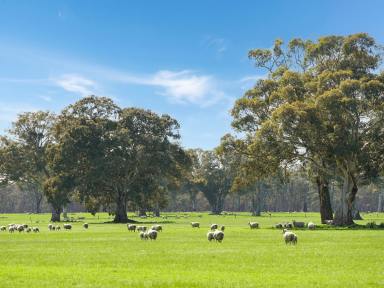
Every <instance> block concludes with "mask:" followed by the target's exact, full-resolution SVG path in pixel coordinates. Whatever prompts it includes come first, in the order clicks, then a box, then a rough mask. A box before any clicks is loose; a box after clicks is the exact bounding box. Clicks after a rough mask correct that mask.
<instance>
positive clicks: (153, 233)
mask: <svg viewBox="0 0 384 288" xmlns="http://www.w3.org/2000/svg"><path fill="white" fill-rule="evenodd" d="M146 234H147V238H149V239H151V240H156V238H157V231H156V230H152V229H150V230H148V232H147V233H146Z"/></svg>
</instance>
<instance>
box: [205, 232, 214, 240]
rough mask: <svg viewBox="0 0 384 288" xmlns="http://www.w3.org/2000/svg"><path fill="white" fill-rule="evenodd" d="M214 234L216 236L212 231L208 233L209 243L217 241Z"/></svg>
mask: <svg viewBox="0 0 384 288" xmlns="http://www.w3.org/2000/svg"><path fill="white" fill-rule="evenodd" d="M213 234H215V233H214V232H212V231H209V232H208V233H207V239H208V241H209V242H211V241H212V240H213V239H215V237H213Z"/></svg>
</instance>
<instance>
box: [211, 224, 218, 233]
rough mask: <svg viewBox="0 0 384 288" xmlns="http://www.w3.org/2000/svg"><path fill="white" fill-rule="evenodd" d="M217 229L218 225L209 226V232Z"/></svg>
mask: <svg viewBox="0 0 384 288" xmlns="http://www.w3.org/2000/svg"><path fill="white" fill-rule="evenodd" d="M217 227H219V225H217V224H212V225H211V230H212V231H213V230H216V229H217Z"/></svg>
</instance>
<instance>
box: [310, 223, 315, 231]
mask: <svg viewBox="0 0 384 288" xmlns="http://www.w3.org/2000/svg"><path fill="white" fill-rule="evenodd" d="M315 228H316V225H315V223H313V222H308V229H309V230H314V229H315Z"/></svg>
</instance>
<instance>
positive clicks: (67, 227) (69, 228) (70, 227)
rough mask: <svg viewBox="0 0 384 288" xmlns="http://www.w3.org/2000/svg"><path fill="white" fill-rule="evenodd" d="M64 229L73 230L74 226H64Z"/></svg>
mask: <svg viewBox="0 0 384 288" xmlns="http://www.w3.org/2000/svg"><path fill="white" fill-rule="evenodd" d="M63 227H64V229H65V230H71V229H72V225H71V224H64V225H63Z"/></svg>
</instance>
